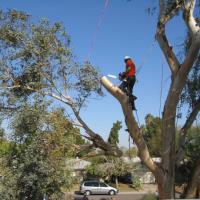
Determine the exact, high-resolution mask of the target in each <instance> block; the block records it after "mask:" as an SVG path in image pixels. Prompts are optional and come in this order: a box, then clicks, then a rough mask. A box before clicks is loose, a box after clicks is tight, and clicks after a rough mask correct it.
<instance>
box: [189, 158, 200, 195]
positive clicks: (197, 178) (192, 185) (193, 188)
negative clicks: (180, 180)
mask: <svg viewBox="0 0 200 200" xmlns="http://www.w3.org/2000/svg"><path fill="white" fill-rule="evenodd" d="M199 185H200V159H199V160H198V161H197V165H196V168H195V170H194V173H193V176H192V178H191V180H190V182H189V183H188V186H187V188H186V192H185V197H186V198H187V199H191V198H196V192H197V188H198V187H199Z"/></svg>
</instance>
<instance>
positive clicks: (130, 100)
mask: <svg viewBox="0 0 200 200" xmlns="http://www.w3.org/2000/svg"><path fill="white" fill-rule="evenodd" d="M135 98H137V97H135V96H133V95H131V96H130V97H129V102H130V104H131V107H132V110H136V108H135Z"/></svg>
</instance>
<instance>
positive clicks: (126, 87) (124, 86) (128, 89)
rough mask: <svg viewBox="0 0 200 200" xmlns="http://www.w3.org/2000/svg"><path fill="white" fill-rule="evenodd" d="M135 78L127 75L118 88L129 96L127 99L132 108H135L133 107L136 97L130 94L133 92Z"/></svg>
mask: <svg viewBox="0 0 200 200" xmlns="http://www.w3.org/2000/svg"><path fill="white" fill-rule="evenodd" d="M135 81H136V78H135V76H133V77H128V78H126V79H124V80H123V81H122V83H121V84H120V86H119V88H120V89H121V90H122V91H123V92H124V93H126V95H127V96H129V101H130V104H131V106H132V110H136V108H135V99H136V97H135V96H134V95H133V94H132V93H133V86H134V85H135Z"/></svg>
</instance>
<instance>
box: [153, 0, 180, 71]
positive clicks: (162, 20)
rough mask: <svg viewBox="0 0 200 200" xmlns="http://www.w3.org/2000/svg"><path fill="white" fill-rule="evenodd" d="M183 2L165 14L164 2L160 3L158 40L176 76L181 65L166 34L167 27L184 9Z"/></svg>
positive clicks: (161, 0)
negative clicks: (178, 12) (180, 10)
mask: <svg viewBox="0 0 200 200" xmlns="http://www.w3.org/2000/svg"><path fill="white" fill-rule="evenodd" d="M182 2H183V1H177V3H176V6H175V7H174V8H173V9H172V10H171V11H170V12H169V13H165V8H164V1H163V0H160V1H159V3H160V13H159V19H158V23H157V31H156V39H157V40H158V43H159V45H160V48H161V49H162V51H163V53H164V55H165V58H166V60H167V62H168V65H169V67H170V69H171V72H172V75H174V74H176V72H177V71H178V69H179V67H180V63H179V61H178V59H177V57H176V55H175V53H174V52H173V49H172V47H171V46H170V45H169V42H168V39H167V36H166V34H165V25H166V23H167V22H168V21H169V20H170V19H171V18H173V17H174V16H175V15H176V13H177V11H179V9H180V8H181V7H182Z"/></svg>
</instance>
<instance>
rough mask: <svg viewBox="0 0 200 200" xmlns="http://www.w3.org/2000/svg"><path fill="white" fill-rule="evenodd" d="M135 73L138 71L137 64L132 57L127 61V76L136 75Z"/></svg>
mask: <svg viewBox="0 0 200 200" xmlns="http://www.w3.org/2000/svg"><path fill="white" fill-rule="evenodd" d="M129 68H130V69H129ZM128 69H129V70H128ZM135 73H136V69H135V64H134V62H133V61H132V60H131V59H129V60H128V61H127V62H126V77H132V76H134V75H135Z"/></svg>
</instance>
